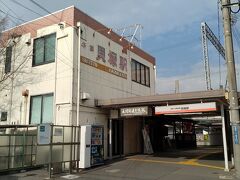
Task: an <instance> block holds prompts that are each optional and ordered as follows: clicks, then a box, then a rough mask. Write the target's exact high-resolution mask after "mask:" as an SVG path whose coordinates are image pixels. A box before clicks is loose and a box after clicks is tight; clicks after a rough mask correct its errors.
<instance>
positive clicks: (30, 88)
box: [0, 6, 156, 158]
mask: <svg viewBox="0 0 240 180" xmlns="http://www.w3.org/2000/svg"><path fill="white" fill-rule="evenodd" d="M1 38H2V39H3V42H4V46H5V49H6V50H5V53H2V55H1V61H0V62H1V65H0V70H1V71H2V72H1V79H2V80H4V81H2V82H1V87H0V88H1V90H0V99H1V101H0V111H1V121H0V125H3V124H41V123H53V124H57V125H102V126H104V146H105V147H107V146H108V129H109V127H108V126H109V125H108V124H109V118H110V115H111V114H112V113H110V111H108V110H103V109H101V108H99V107H97V103H96V102H97V101H98V100H100V99H101V100H102V99H112V98H127V97H132V96H142V95H154V94H155V74H156V73H155V59H154V57H152V56H151V55H149V54H147V53H146V52H144V51H143V50H141V49H139V48H138V47H136V46H134V45H133V44H131V43H130V42H128V41H127V40H125V39H124V38H122V37H121V36H119V35H117V34H116V33H114V32H113V31H112V30H111V29H110V28H107V27H106V26H104V25H102V24H101V23H99V22H97V21H96V20H94V19H93V18H91V17H90V16H88V15H87V14H85V13H83V12H81V11H80V10H78V9H76V8H75V7H73V6H72V7H69V8H66V9H64V10H61V11H58V12H55V13H53V14H51V15H47V16H44V17H41V18H39V19H36V20H33V21H30V22H27V23H25V24H22V25H20V26H17V27H14V28H12V29H10V30H7V31H5V32H3V33H2V37H1ZM136 122H138V121H136ZM136 125H138V124H134V121H131V122H130V121H129V122H127V123H124V125H123V126H124V128H123V129H124V134H129V133H130V132H131V129H132V127H135V126H136ZM139 127H140V125H139ZM133 129H134V128H133ZM125 131H126V132H125ZM129 137H130V136H129ZM126 138H127V139H128V140H126V142H128V141H129V142H130V141H131V138H132V139H133V138H134V136H131V137H130V138H128V137H126ZM128 144H129V146H130V145H131V143H128ZM125 148H130V147H127V146H125ZM124 152H125V154H128V153H131V152H132V151H130V150H128V149H125V150H124ZM134 152H137V150H134ZM107 154H108V152H107V148H105V150H104V156H105V158H107V156H108V155H107Z"/></svg>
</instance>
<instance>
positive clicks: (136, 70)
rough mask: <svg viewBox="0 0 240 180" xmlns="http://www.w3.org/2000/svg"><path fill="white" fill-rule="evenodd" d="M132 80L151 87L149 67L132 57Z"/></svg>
mask: <svg viewBox="0 0 240 180" xmlns="http://www.w3.org/2000/svg"><path fill="white" fill-rule="evenodd" d="M131 67H132V81H134V82H137V83H140V84H142V85H145V86H148V87H150V71H149V67H147V66H145V65H143V64H141V63H139V62H137V61H136V60H134V59H132V65H131Z"/></svg>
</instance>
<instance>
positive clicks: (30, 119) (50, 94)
mask: <svg viewBox="0 0 240 180" xmlns="http://www.w3.org/2000/svg"><path fill="white" fill-rule="evenodd" d="M46 96H52V97H53V96H54V95H53V93H46V94H39V95H33V96H31V97H30V111H29V124H32V116H31V114H32V105H33V103H32V102H33V98H34V97H41V117H40V122H39V124H42V122H43V97H46ZM53 98H54V97H53ZM53 103H54V101H53ZM53 111H54V109H53ZM52 113H53V112H52Z"/></svg>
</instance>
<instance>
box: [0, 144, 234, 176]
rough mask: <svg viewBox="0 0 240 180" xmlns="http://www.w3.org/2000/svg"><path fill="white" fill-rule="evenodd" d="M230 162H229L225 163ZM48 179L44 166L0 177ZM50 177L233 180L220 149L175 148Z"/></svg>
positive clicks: (232, 174) (231, 172)
mask: <svg viewBox="0 0 240 180" xmlns="http://www.w3.org/2000/svg"><path fill="white" fill-rule="evenodd" d="M229 164H230V163H229ZM43 179H48V172H47V171H46V169H38V170H32V171H26V172H22V173H16V174H9V175H2V176H0V180H43ZM52 179H56V180H64V179H76V180H122V179H124V180H175V179H177V180H215V179H218V180H219V179H236V178H234V171H233V170H231V171H230V172H225V171H224V160H223V152H222V149H221V148H218V147H216V148H198V149H194V150H177V151H176V150H175V151H168V152H161V153H157V154H154V155H133V156H128V157H125V158H121V159H117V160H114V161H111V162H107V163H106V164H105V165H103V166H98V167H94V168H90V169H87V170H82V171H81V172H79V173H74V174H56V175H54V176H53V178H52Z"/></svg>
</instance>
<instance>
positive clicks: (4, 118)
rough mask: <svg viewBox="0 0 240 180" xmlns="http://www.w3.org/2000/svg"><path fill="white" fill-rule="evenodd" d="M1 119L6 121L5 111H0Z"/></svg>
mask: <svg viewBox="0 0 240 180" xmlns="http://www.w3.org/2000/svg"><path fill="white" fill-rule="evenodd" d="M1 121H7V112H1Z"/></svg>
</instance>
